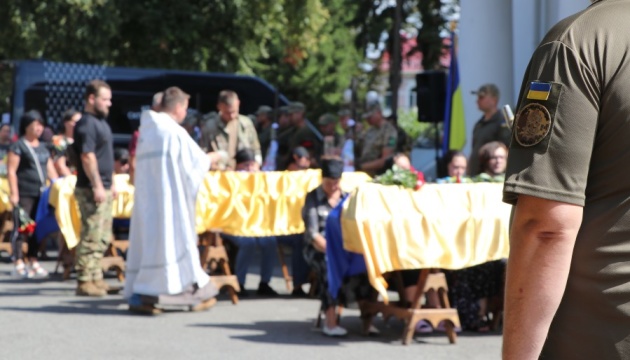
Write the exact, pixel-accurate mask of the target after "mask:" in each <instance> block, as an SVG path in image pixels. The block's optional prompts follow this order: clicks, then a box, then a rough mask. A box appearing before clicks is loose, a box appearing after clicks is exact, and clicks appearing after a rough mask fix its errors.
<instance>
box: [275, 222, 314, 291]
mask: <svg viewBox="0 0 630 360" xmlns="http://www.w3.org/2000/svg"><path fill="white" fill-rule="evenodd" d="M276 240H277V241H278V242H279V243H280V244H283V245H288V246H291V275H292V276H293V288H294V289H296V288H298V287H300V286H301V285H302V284H305V283H306V282H307V280H308V272H309V270H310V268H309V266H308V264H307V263H306V260H305V259H304V255H303V254H302V251H303V250H304V234H295V235H285V236H277V237H276Z"/></svg>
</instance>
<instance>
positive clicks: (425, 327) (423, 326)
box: [416, 320, 433, 334]
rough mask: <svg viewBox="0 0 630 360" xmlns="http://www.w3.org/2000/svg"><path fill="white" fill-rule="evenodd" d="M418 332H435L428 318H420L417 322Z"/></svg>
mask: <svg viewBox="0 0 630 360" xmlns="http://www.w3.org/2000/svg"><path fill="white" fill-rule="evenodd" d="M416 332H417V333H419V334H430V333H432V332H433V326H431V324H430V323H429V322H428V321H426V320H420V321H418V323H417V324H416Z"/></svg>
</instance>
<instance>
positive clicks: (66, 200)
mask: <svg viewBox="0 0 630 360" xmlns="http://www.w3.org/2000/svg"><path fill="white" fill-rule="evenodd" d="M76 183H77V177H76V176H74V175H71V176H66V177H63V178H60V179H58V180H57V181H55V183H54V184H53V185H52V187H51V188H50V195H49V198H48V203H49V204H50V205H51V206H52V207H54V208H55V218H56V219H57V224H59V229H60V230H61V233H62V234H63V236H64V238H65V240H66V244H67V245H68V248H69V249H72V248H74V247H75V246H77V244H78V243H79V236H80V234H81V213H80V212H79V206H78V205H77V202H76V200H75V199H74V187H75V185H76ZM114 184H115V186H116V191H117V193H118V194H117V196H116V198H114V204H113V208H112V215H113V216H114V218H121V219H128V218H130V217H131V210H132V208H133V192H134V188H133V186H132V185H131V184H129V175H116V176H114Z"/></svg>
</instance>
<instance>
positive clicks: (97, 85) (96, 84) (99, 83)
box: [85, 79, 111, 100]
mask: <svg viewBox="0 0 630 360" xmlns="http://www.w3.org/2000/svg"><path fill="white" fill-rule="evenodd" d="M102 88H105V89H110V90H111V87H109V85H108V84H107V83H106V82H105V81H103V80H98V79H95V80H92V81H90V82H89V83H87V85H86V87H85V100H87V99H89V97H90V95H94V97H97V96H98V93H99V91H101V89H102Z"/></svg>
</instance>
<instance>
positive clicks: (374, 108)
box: [362, 102, 381, 119]
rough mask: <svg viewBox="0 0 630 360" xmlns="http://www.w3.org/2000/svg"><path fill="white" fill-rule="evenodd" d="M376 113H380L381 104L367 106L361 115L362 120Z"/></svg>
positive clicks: (374, 103) (375, 103)
mask: <svg viewBox="0 0 630 360" xmlns="http://www.w3.org/2000/svg"><path fill="white" fill-rule="evenodd" d="M376 111H381V104H380V103H379V102H373V103H371V104H368V106H367V108H366V110H365V112H364V113H363V116H362V118H363V119H367V118H369V117H370V116H372V115H373V114H374V113H375V112H376Z"/></svg>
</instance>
